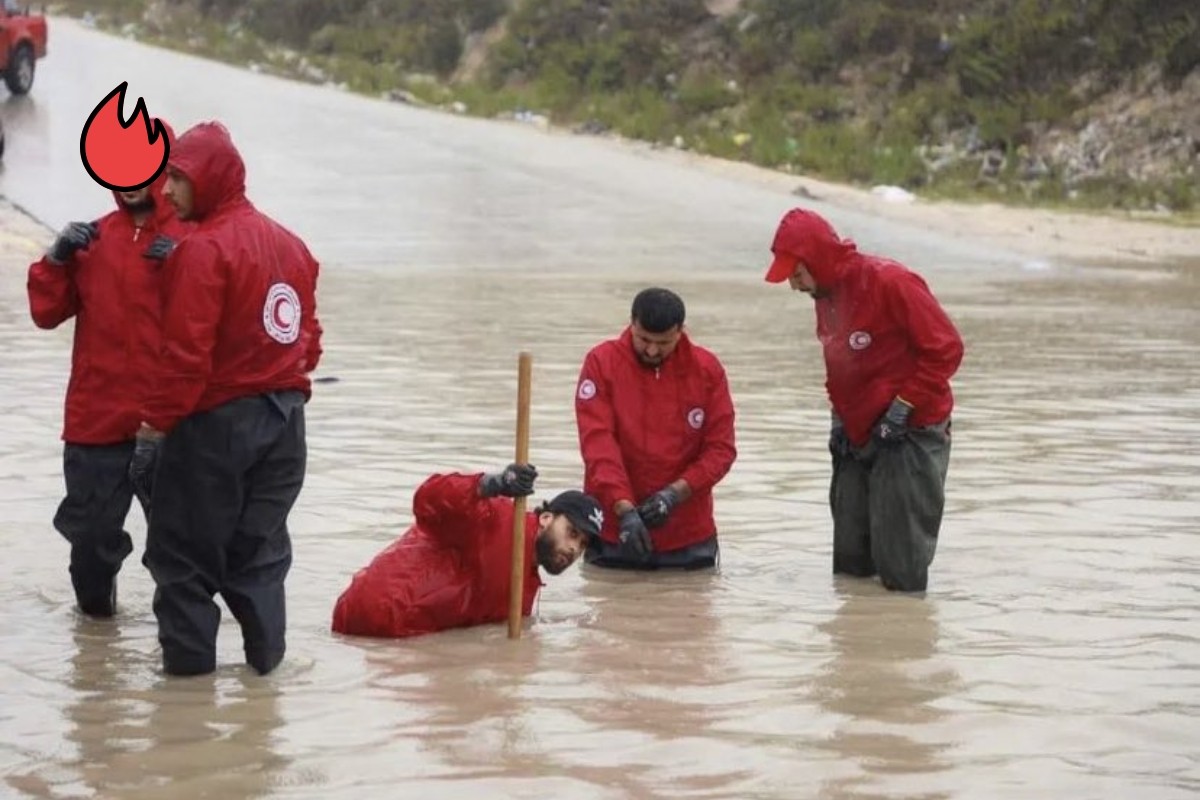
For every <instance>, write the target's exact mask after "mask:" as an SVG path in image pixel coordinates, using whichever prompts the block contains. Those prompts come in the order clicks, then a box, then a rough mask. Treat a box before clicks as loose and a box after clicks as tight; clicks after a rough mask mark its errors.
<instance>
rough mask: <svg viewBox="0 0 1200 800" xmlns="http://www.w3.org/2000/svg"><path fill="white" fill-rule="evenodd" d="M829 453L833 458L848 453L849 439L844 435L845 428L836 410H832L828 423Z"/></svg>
mask: <svg viewBox="0 0 1200 800" xmlns="http://www.w3.org/2000/svg"><path fill="white" fill-rule="evenodd" d="M829 454H830V455H831V456H833V457H834V458H845V457H846V456H848V455H850V440H849V439H848V438H847V437H846V429H845V428H844V427H843V426H842V418H841V417H839V416H838V415H837V412H832V414H831V418H830V423H829Z"/></svg>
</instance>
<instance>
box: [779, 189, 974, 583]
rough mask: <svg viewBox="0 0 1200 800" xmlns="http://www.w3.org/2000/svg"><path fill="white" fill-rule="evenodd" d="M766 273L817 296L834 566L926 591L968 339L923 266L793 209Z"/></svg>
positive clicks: (781, 227) (839, 570)
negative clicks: (828, 413)
mask: <svg viewBox="0 0 1200 800" xmlns="http://www.w3.org/2000/svg"><path fill="white" fill-rule="evenodd" d="M771 252H772V253H773V254H774V260H773V261H772V262H771V266H770V268H769V269H768V270H767V275H766V280H767V282H769V283H783V282H784V281H787V282H788V283H789V284H790V285H791V287H792V289H793V290H794V291H799V292H805V293H806V294H808V295H810V296H811V297H812V298H813V300H814V301H815V306H816V312H817V338H818V339H819V340H820V342H821V346H822V348H823V350H824V356H825V372H826V382H825V387H826V390H827V391H828V394H829V400H830V404H831V405H832V425H831V431H830V437H829V450H830V453H831V454H832V456H833V478H832V483H831V486H830V492H829V504H830V510H831V511H832V514H833V571H834V573H835V574H837V573H844V574H849V575H855V576H859V577H870V576H873V575H875V574H878V575H879V578H880V581H881V582H882V583H883V585H884V587H886V588H887V589H889V590H895V591H905V592H923V591H925V588H926V585H927V584H928V580H929V565H930V564H931V563H932V562H933V556H934V551H935V549H936V546H937V538H938V530H939V528H940V527H941V522H942V511H943V508H944V506H945V484H946V471H947V469H948V467H949V463H950V415H951V411H952V409H953V407H954V397H953V394H952V392H951V390H950V378H951V377H952V376H953V375H954V373H955V372H957V370H958V367H959V364H960V363H961V361H962V357H963V343H962V339H961V337H960V336H959V334H958V331H957V330H956V329H955V327H954V323H953V322H951V321H950V318H949V317H948V316H947V315H946V312H945V311H944V310H943V309H942V307H941V305H940V304H939V303H938V301H937V300H936V299H935V298H934V296H933V293H932V292H931V291H930V290H929V286H928V285H927V284H926V283H925V281H924V279H922V278H921V276H920V275H918V274H916V273H915V272H912V271H911V270H909V269H908V268H907V267H905V266H904V265H902V264H899V263H897V262H895V261H892V260H889V259H886V258H881V257H878V256H872V255H867V254H866V253H860V252H859V251H858V248H857V247H856V246H855V244H854V242H852V241H850V240H849V239H842V238H841V237H839V236H838V234H837V233H836V232H835V231H834V230H833V228H832V227H831V226H830V224H829V223H828V222H826V221H825V220H824V219H823V218H822V217H821V216H819V215H818V214H816V213H814V212H812V211H808V210H806V209H801V208H794V209H792V210H791V211H789V212H788V213H787V214H785V215H784V217H783V219H782V220H781V221H780V223H779V227H778V229H777V230H776V233H775V240H774V242H773V243H772V245H771Z"/></svg>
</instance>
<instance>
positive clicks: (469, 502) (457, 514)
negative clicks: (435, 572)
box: [413, 472, 493, 547]
mask: <svg viewBox="0 0 1200 800" xmlns="http://www.w3.org/2000/svg"><path fill="white" fill-rule="evenodd" d="M481 477H483V473H481V472H476V473H471V474H464V473H459V472H451V473H446V474H439V475H431V476H430V477H429V478H427V479H426V480H425V482H424V483H422V484H421V485H420V486H419V487H417V491H416V492H415V493H414V494H413V517H414V518H415V519H416V522H417V524H418V525H419V526H420V527H421V529H422V530H424V531H426V532H427V533H429V535H430V536H432V537H434V538H435V539H437V540H439V541H441V542H442V543H444V544H448V545H452V546H456V547H464V546H469V545H470V544H471V543H472V541H473V540H474V539H475V537H477V536H479V535H480V533H481V532H482V531H483V530H485V529H487V528H488V522H487V519H486V518H487V516H488V515H490V514H491V511H492V510H491V505H490V504H491V503H492V502H493V501H492V500H488V499H485V498H483V497H480V495H479V479H480V478H481Z"/></svg>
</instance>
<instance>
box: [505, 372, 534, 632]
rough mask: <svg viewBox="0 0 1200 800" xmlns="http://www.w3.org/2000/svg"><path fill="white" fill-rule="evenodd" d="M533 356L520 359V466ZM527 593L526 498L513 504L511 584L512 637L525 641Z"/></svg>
mask: <svg viewBox="0 0 1200 800" xmlns="http://www.w3.org/2000/svg"><path fill="white" fill-rule="evenodd" d="M532 367H533V356H532V355H530V354H529V353H528V352H525V351H522V352H521V355H520V357H519V359H518V360H517V455H516V462H517V463H518V464H527V463H529V402H530V395H531V392H530V384H531V383H532V381H533V369H532ZM524 594H525V498H524V497H518V498H516V499H515V500H514V501H513V534H512V574H511V576H510V580H509V585H508V638H510V639H520V638H521V616H522V615H521V601H522V599H523V598H524Z"/></svg>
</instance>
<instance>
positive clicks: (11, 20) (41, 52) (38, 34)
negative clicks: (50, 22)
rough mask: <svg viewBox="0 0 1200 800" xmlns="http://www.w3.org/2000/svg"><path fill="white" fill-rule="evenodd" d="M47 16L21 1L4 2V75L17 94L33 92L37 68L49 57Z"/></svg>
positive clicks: (0, 0) (0, 32)
mask: <svg viewBox="0 0 1200 800" xmlns="http://www.w3.org/2000/svg"><path fill="white" fill-rule="evenodd" d="M47 38H48V34H47V29H46V15H45V14H44V13H41V14H34V13H33V12H31V11H30V10H29V6H24V7H22V6H19V5H18V3H17V0H0V74H3V75H4V83H5V84H6V85H7V86H8V90H9V91H10V92H12V93H13V94H27V93H28V92H29V90H30V89H31V88H33V73H34V66H35V64H36V63H37V60H38V59H39V58H43V57H45V55H46V43H47Z"/></svg>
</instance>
